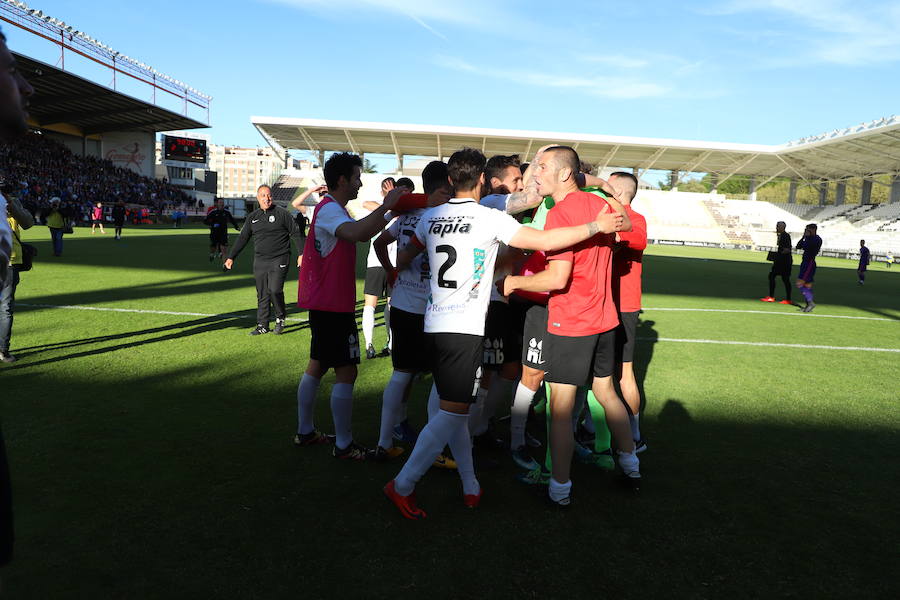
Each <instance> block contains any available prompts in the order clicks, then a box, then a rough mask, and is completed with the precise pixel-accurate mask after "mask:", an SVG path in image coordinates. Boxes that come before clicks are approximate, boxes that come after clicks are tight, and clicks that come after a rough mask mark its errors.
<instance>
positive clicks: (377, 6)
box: [268, 0, 525, 40]
mask: <svg viewBox="0 0 900 600" xmlns="http://www.w3.org/2000/svg"><path fill="white" fill-rule="evenodd" d="M268 1H270V2H277V3H279V4H286V5H288V6H293V7H295V8H299V9H303V10H309V11H312V12H317V13H324V14H329V15H333V16H339V15H357V16H359V15H361V14H364V13H373V12H374V13H387V14H392V15H396V16H402V17H407V18H409V19H412V21H414V22H415V23H416V24H418V25H420V26H421V27H422V28H424V29H425V30H427V31H429V32H430V33H432V34H434V35H436V36H437V37H439V38H441V39H444V40H446V39H447V37H446V36H445V35H444V34H443V33H441V32H440V31H438V30H437V29H436V28H435V27H434V26H433V25H432V23H443V24H447V25H454V26H465V27H467V28H478V29H482V30H483V29H489V28H490V27H492V26H493V25H494V24H496V23H501V22H502V23H505V24H506V25H507V26H511V27H512V28H515V27H525V23H524V22H519V20H518V19H517V18H516V15H517V14H518V11H517V10H513V7H514V6H515V5H513V4H512V3H510V2H508V0H493V1H492V2H490V3H486V2H481V1H479V0H452V1H450V0H268ZM506 9H508V10H506Z"/></svg>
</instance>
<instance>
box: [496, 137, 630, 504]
mask: <svg viewBox="0 0 900 600" xmlns="http://www.w3.org/2000/svg"><path fill="white" fill-rule="evenodd" d="M537 162H538V165H537V170H536V174H535V179H536V180H537V182H538V189H539V191H540V192H541V194H542V195H551V196H552V197H553V199H554V200H555V205H554V207H553V208H552V209H551V210H550V212H549V213H548V214H547V221H546V225H545V229H546V230H547V231H551V232H552V231H553V230H555V229H556V228H559V227H564V226H569V225H571V224H572V223H576V222H579V221H580V220H583V218H584V215H587V214H596V213H597V211H598V210H600V211H601V212H604V211H605V212H606V214H613V215H617V216H618V219H619V225H618V226H617V227H616V229H615V230H613V231H612V232H611V233H608V234H604V235H597V236H594V237H592V238H591V239H590V240H587V241H585V242H582V243H579V244H575V245H572V246H571V247H568V248H566V249H563V250H560V251H555V252H550V253H548V254H547V259H548V266H547V269H546V270H544V271H541V272H540V273H537V274H536V275H530V276H526V277H508V278H507V279H506V282H505V288H506V292H507V293H508V292H511V291H516V290H528V291H534V292H538V291H549V292H550V301H549V303H548V306H547V334H546V339H545V342H544V348H543V350H544V355H545V356H547V357H548V358H549V363H550V367H549V369H548V370H547V375H546V377H545V380H546V381H547V382H549V383H550V390H551V393H550V399H549V400H550V413H551V426H550V427H551V428H550V449H551V454H552V476H551V478H550V480H549V489H548V492H549V497H550V500H551V502H553V503H554V504H556V505H559V506H568V505H570V504H571V489H572V482H571V480H570V477H569V475H570V469H571V462H572V456H573V452H574V447H575V440H574V436H573V428H572V416H573V415H572V413H573V409H574V406H575V396H576V390H577V388H578V387H580V386H586V387H589V388H590V389H591V390H592V391H593V392H594V395H595V397H596V398H597V400H598V401H599V402H600V404H601V405H602V406H603V409H604V411H605V413H606V421H607V423H608V424H609V426H610V429H611V430H612V433H613V437H614V438H615V440H616V443H617V446H618V453H619V455H618V457H619V465H620V466H621V467H622V471H623V472H624V473H625V475H626V476H627V477H628V480H629V481H630V482H632V483H633V484H634V485H638V482H639V481H640V470H639V460H638V458H637V456H636V455H635V453H634V442H633V440H632V436H631V427H630V423H629V419H628V411H627V410H626V409H625V406H624V404H623V402H622V400H621V399H620V398H619V397H618V395H617V394H616V391H615V387H614V385H613V380H612V377H613V375H614V374H615V338H616V336H615V329H616V327H617V326H618V324H619V318H618V314H617V311H616V305H615V298H614V296H613V293H612V248H613V245H614V244H615V236H614V235H612V233H615V231H630V230H631V223H630V219H629V218H628V216H627V212H626V211H625V209H624V207H623V206H622V205H621V204H620V203H619V202H618V201H617V200H616V198H617V197H619V196H620V194H619V193H618V191H617V190H616V189H615V188H612V187H611V186H608V185H607V189H604V191H606V192H608V193H610V194H611V195H612V197H611V198H608V199H606V200H604V199H602V198H600V197H599V196H597V195H595V194H593V193H590V192H583V191H581V190H579V187H578V181H577V174H578V173H579V165H580V160H579V159H578V154H577V153H576V152H575V150H574V149H572V148H570V147H566V146H557V147H552V148H549V149H547V150H546V151H545V152H544V153H543V154H542V155H541V157H540V159H538V161H537ZM604 183H605V182H604Z"/></svg>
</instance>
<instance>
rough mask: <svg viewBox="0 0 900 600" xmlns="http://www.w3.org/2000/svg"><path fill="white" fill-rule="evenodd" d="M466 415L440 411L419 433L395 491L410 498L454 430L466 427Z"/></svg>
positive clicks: (395, 482) (397, 478) (397, 477)
mask: <svg viewBox="0 0 900 600" xmlns="http://www.w3.org/2000/svg"><path fill="white" fill-rule="evenodd" d="M465 423H466V422H465V415H455V414H453V413H450V412H447V411H444V410H439V411H438V412H437V414H436V415H434V417H433V418H432V419H431V420H429V421H428V424H427V425H425V427H423V428H422V431H421V432H420V433H419V439H418V440H417V441H416V446H415V448H413V451H412V454H410V456H409V459H408V460H407V461H406V464H405V465H403V468H402V469H400V472H399V473H398V474H397V476H396V477H395V478H394V489H396V490H397V493H398V494H400V495H401V496H409V495H410V494H412V493H413V490H415V488H416V483H417V482H418V481H419V479H421V478H422V475H424V474H425V472H426V471H428V468H429V467H431V464H432V463H433V462H434V459H436V458H437V456H438V454H440V453H441V450H443V449H444V446H446V445H447V442H448V441H449V440H450V438H451V437H452V436H453V433H454V430H455V429H456V428H457V427H459V426H460V424H461V426H462V427H465Z"/></svg>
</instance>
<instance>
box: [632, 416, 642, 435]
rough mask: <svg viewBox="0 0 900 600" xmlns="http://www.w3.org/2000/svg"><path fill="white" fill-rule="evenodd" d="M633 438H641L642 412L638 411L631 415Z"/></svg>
mask: <svg viewBox="0 0 900 600" xmlns="http://www.w3.org/2000/svg"><path fill="white" fill-rule="evenodd" d="M631 439H633V440H634V441H638V440H639V439H641V413H639V412H636V413H634V415H632V417H631Z"/></svg>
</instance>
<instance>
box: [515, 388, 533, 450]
mask: <svg viewBox="0 0 900 600" xmlns="http://www.w3.org/2000/svg"><path fill="white" fill-rule="evenodd" d="M533 399H534V392H532V391H531V390H529V389H528V388H527V387H525V386H524V385H523V384H521V383H520V384H519V385H518V386H516V395H515V398H513V405H512V408H511V409H510V410H509V447H510V450H515V449H516V448H521V447H522V446H524V445H525V424H526V423H527V422H528V409H529V408H530V407H531V401H532V400H533Z"/></svg>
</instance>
